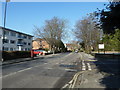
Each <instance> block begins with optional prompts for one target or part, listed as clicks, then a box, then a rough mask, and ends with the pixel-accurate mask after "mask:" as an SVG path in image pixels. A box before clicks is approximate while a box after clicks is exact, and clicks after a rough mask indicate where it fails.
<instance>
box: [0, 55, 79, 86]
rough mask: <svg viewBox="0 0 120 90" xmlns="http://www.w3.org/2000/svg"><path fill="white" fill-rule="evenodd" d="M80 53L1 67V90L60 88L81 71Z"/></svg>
mask: <svg viewBox="0 0 120 90" xmlns="http://www.w3.org/2000/svg"><path fill="white" fill-rule="evenodd" d="M80 62H81V60H80V53H61V54H58V55H53V56H51V57H48V58H43V59H37V60H34V61H26V62H21V63H16V64H10V65H5V66H3V67H2V88H61V87H62V86H64V84H65V83H67V82H68V81H69V80H70V79H71V78H72V77H73V75H74V74H75V73H76V72H78V71H80V70H81V67H80Z"/></svg>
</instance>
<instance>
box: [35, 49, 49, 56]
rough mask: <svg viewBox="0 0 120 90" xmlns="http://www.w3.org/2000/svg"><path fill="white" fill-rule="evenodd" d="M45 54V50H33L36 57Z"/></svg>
mask: <svg viewBox="0 0 120 90" xmlns="http://www.w3.org/2000/svg"><path fill="white" fill-rule="evenodd" d="M45 53H47V52H46V51H44V50H38V49H35V50H33V54H36V55H45Z"/></svg>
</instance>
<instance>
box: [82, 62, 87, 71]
mask: <svg viewBox="0 0 120 90" xmlns="http://www.w3.org/2000/svg"><path fill="white" fill-rule="evenodd" d="M82 70H83V71H85V70H86V66H85V63H84V60H82Z"/></svg>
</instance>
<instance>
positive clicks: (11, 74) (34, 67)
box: [0, 65, 41, 78]
mask: <svg viewBox="0 0 120 90" xmlns="http://www.w3.org/2000/svg"><path fill="white" fill-rule="evenodd" d="M39 66H41V65H37V66H34V67H29V68H26V69H23V70H19V71H16V72H13V73H10V74H8V75H5V76H2V77H0V78H5V77H8V76H12V75H15V74H17V73H20V72H24V71H27V70H30V69H32V68H35V67H39Z"/></svg>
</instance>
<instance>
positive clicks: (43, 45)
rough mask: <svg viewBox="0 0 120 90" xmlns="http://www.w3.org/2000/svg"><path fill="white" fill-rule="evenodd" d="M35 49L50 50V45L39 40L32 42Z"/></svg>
mask: <svg viewBox="0 0 120 90" xmlns="http://www.w3.org/2000/svg"><path fill="white" fill-rule="evenodd" d="M32 47H33V49H50V45H49V44H48V43H47V42H46V40H44V39H41V38H37V39H35V40H33V42H32Z"/></svg>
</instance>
